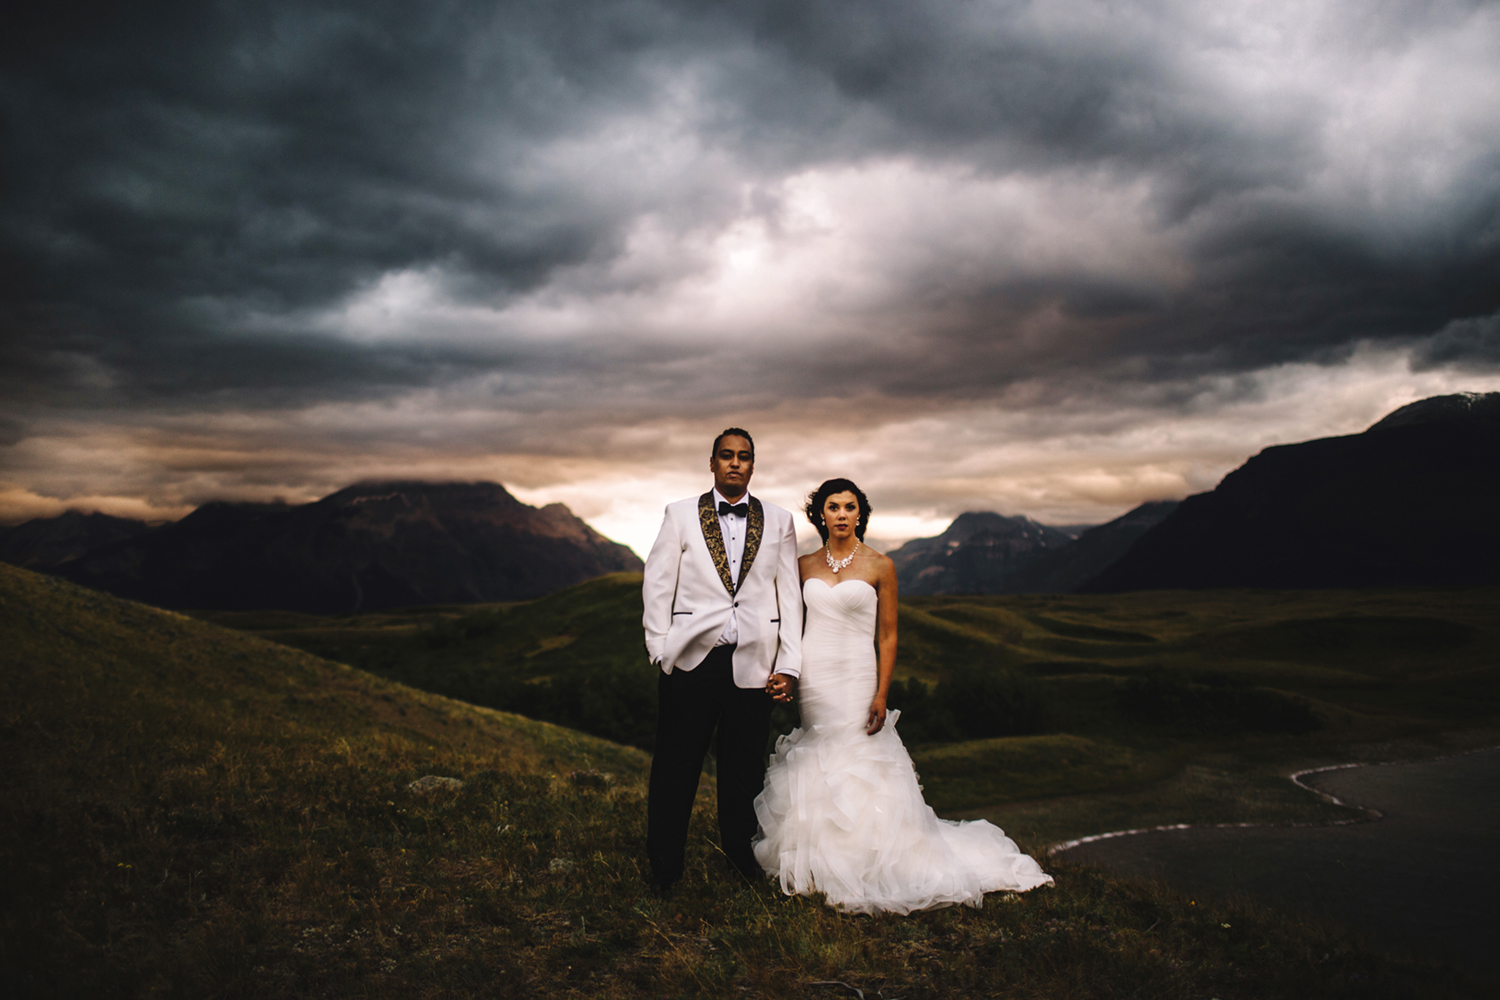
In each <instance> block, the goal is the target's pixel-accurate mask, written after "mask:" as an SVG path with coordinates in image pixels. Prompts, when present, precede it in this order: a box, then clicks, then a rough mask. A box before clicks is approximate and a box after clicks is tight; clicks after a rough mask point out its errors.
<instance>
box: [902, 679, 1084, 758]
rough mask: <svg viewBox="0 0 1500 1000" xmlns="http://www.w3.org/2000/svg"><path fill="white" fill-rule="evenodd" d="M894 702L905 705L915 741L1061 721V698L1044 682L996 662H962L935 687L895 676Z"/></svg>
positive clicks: (982, 735) (1046, 726) (908, 734)
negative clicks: (972, 663) (971, 663)
mask: <svg viewBox="0 0 1500 1000" xmlns="http://www.w3.org/2000/svg"><path fill="white" fill-rule="evenodd" d="M888 703H889V704H890V706H891V707H893V708H899V709H901V731H902V734H903V735H904V737H905V738H906V739H907V740H908V741H909V742H911V743H934V742H943V741H952V740H980V739H987V738H989V737H992V736H1022V735H1028V734H1033V733H1045V732H1050V731H1052V730H1053V729H1054V728H1055V727H1056V723H1057V706H1056V700H1055V698H1054V697H1053V695H1052V691H1051V689H1050V688H1048V686H1047V685H1046V683H1045V682H1044V681H1041V680H1039V679H1038V678H1037V677H1036V676H1035V675H1034V674H1031V673H1029V672H1027V671H1025V670H1019V669H1016V668H1014V667H1008V666H1001V665H999V664H994V663H990V664H977V665H966V666H964V667H960V668H958V669H956V670H954V671H952V672H951V673H949V675H948V676H947V677H945V678H943V680H942V681H940V682H939V683H938V685H937V689H936V690H935V691H930V690H929V688H928V686H927V685H926V684H925V683H923V682H922V681H920V680H916V679H915V678H913V679H912V680H909V681H906V682H905V683H902V682H900V681H894V682H892V684H891V690H890V695H889V698H888Z"/></svg>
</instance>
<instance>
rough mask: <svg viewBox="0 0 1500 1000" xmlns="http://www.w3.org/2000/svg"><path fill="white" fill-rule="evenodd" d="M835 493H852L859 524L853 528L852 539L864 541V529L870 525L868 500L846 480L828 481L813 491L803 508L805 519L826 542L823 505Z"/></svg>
mask: <svg viewBox="0 0 1500 1000" xmlns="http://www.w3.org/2000/svg"><path fill="white" fill-rule="evenodd" d="M835 493H853V494H854V499H855V500H858V501H859V523H858V524H856V525H855V526H854V537H855V538H858V539H859V540H860V541H864V540H865V528H866V527H868V526H869V524H870V510H871V507H870V499H869V497H867V496H865V491H864V490H862V489H860V488H859V487H858V486H855V485H854V484H853V483H851V482H850V481H849V480H847V479H830V480H828V481H827V482H826V483H824V484H823V485H822V486H819V487H818V488H817V489H816V490H814V491H813V492H812V494H811V495H809V496H808V498H807V506H806V507H804V508H803V510H804V511H806V513H807V519H808V520H809V521H811V522H812V525H813V527H814V528H817V529H818V534H820V535H822V536H823V541H825V542H826V541H828V525H826V524H824V523H823V504H824V503H826V502H827V500H828V498H829V497H831V496H833V495H834V494H835Z"/></svg>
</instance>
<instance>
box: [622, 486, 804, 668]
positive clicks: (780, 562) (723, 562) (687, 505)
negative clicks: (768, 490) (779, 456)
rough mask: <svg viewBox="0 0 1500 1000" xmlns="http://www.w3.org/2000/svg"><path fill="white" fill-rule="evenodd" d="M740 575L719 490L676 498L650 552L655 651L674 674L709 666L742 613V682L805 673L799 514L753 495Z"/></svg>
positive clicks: (648, 595) (647, 591) (737, 655)
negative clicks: (734, 573) (727, 545)
mask: <svg viewBox="0 0 1500 1000" xmlns="http://www.w3.org/2000/svg"><path fill="white" fill-rule="evenodd" d="M749 503H750V516H749V517H748V518H747V519H746V520H747V522H748V523H747V526H746V531H745V554H744V555H743V556H742V557H741V558H740V578H739V580H737V581H733V580H730V578H729V558H728V556H727V555H726V554H725V552H724V538H723V535H722V534H721V533H720V531H719V513H718V510H717V509H716V508H715V506H714V502H713V491H712V490H710V491H709V492H707V493H705V494H703V495H702V496H701V497H694V498H691V499H688V500H679V501H677V502H676V503H672V504H668V505H667V511H666V515H665V516H664V517H663V518H662V524H661V533H660V534H658V535H657V536H656V543H655V544H654V545H652V546H651V554H650V555H648V556H647V557H646V575H645V581H644V582H643V584H642V586H641V593H642V596H643V598H644V599H645V605H646V614H645V616H644V619H643V624H644V625H645V627H646V652H647V654H648V655H649V656H650V657H651V659H652V661H653V662H659V663H660V664H661V669H662V671H663V672H664V673H668V674H670V673H671V672H672V671H673V670H692V669H693V668H694V667H696V666H697V665H698V664H700V663H702V662H703V658H704V657H705V656H707V655H708V652H709V650H711V649H713V647H714V643H715V642H717V641H718V638H719V636H720V635H721V634H722V633H723V631H724V626H725V625H726V624H728V622H729V613H730V611H731V610H734V611H735V618H736V621H737V623H738V626H739V633H740V638H739V644H738V645H737V646H736V647H735V651H734V683H735V684H736V685H737V686H739V687H742V688H757V687H764V686H765V683H766V681H767V680H768V679H770V676H771V674H772V673H773V672H774V673H782V674H788V675H790V676H792V677H796V676H798V675H799V674H800V673H801V672H802V588H801V584H800V582H799V581H798V579H797V533H796V531H795V530H793V528H792V515H791V514H790V513H788V512H787V511H784V510H782V509H781V508H780V507H776V506H774V505H772V504H763V503H761V502H760V501H759V500H758V499H756V498H755V497H753V496H752V497H750V499H749Z"/></svg>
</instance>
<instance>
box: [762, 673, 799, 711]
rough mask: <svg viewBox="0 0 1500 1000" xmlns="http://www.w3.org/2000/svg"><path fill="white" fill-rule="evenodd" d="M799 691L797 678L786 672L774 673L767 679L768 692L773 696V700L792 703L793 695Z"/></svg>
mask: <svg viewBox="0 0 1500 1000" xmlns="http://www.w3.org/2000/svg"><path fill="white" fill-rule="evenodd" d="M796 693H797V678H795V677H790V676H788V675H786V674H772V675H771V679H770V680H768V681H766V694H768V695H770V696H771V700H772V701H779V702H781V704H783V705H790V704H791V703H792V697H793V696H794V695H795V694H796Z"/></svg>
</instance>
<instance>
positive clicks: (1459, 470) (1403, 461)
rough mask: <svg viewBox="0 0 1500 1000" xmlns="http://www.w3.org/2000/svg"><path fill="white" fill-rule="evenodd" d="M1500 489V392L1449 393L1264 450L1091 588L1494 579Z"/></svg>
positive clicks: (1499, 569) (1499, 574)
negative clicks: (1364, 424)
mask: <svg viewBox="0 0 1500 1000" xmlns="http://www.w3.org/2000/svg"><path fill="white" fill-rule="evenodd" d="M1377 431H1378V433H1375V432H1377ZM1497 494H1500V393H1483V394H1481V393H1456V394H1454V395H1451V396H1437V397H1433V398H1431V399H1424V400H1421V401H1419V402H1416V403H1413V404H1411V405H1410V406H1404V407H1402V408H1401V409H1399V410H1396V411H1395V412H1394V413H1392V414H1391V415H1390V416H1388V417H1386V418H1385V419H1384V420H1382V421H1380V422H1379V423H1377V424H1376V425H1375V426H1374V427H1372V428H1370V430H1369V431H1366V432H1365V433H1363V434H1346V435H1343V436H1340V437H1329V438H1319V439H1317V440H1313V441H1303V442H1301V443H1298V444H1284V445H1277V446H1276V447H1273V448H1267V449H1265V450H1264V451H1262V452H1261V453H1260V454H1258V455H1256V456H1254V457H1253V458H1251V459H1250V460H1249V461H1247V462H1246V463H1245V464H1244V465H1242V466H1240V467H1239V468H1238V469H1236V470H1234V471H1233V472H1231V473H1230V474H1229V475H1227V476H1225V477H1224V479H1223V481H1221V482H1220V483H1219V485H1218V486H1217V487H1216V488H1215V489H1214V490H1213V491H1212V492H1209V493H1200V494H1197V495H1196V496H1191V497H1188V498H1187V499H1186V500H1184V501H1183V502H1182V504H1181V506H1179V507H1178V508H1177V509H1176V510H1175V511H1174V512H1173V513H1172V514H1171V516H1169V517H1167V518H1166V519H1165V520H1164V521H1162V522H1161V524H1159V525H1157V526H1156V527H1155V528H1152V529H1151V530H1150V531H1148V532H1146V533H1145V534H1144V535H1142V536H1141V537H1140V539H1139V540H1138V541H1137V542H1136V543H1135V544H1134V545H1133V546H1131V548H1130V549H1129V550H1128V551H1127V552H1125V554H1124V555H1123V556H1121V557H1120V559H1119V560H1118V561H1117V562H1115V563H1114V564H1112V565H1110V566H1109V567H1108V568H1106V569H1105V570H1103V571H1102V572H1101V573H1100V574H1099V575H1098V576H1097V577H1095V578H1094V579H1092V580H1090V581H1089V582H1088V583H1086V584H1085V585H1084V586H1083V588H1082V589H1083V590H1086V591H1114V590H1161V589H1174V588H1200V587H1369V586H1412V585H1417V586H1469V585H1476V584H1486V583H1494V582H1496V581H1497V580H1500V521H1497V520H1496V518H1495V516H1494V507H1495V501H1494V498H1495V496H1496V495H1497Z"/></svg>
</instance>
